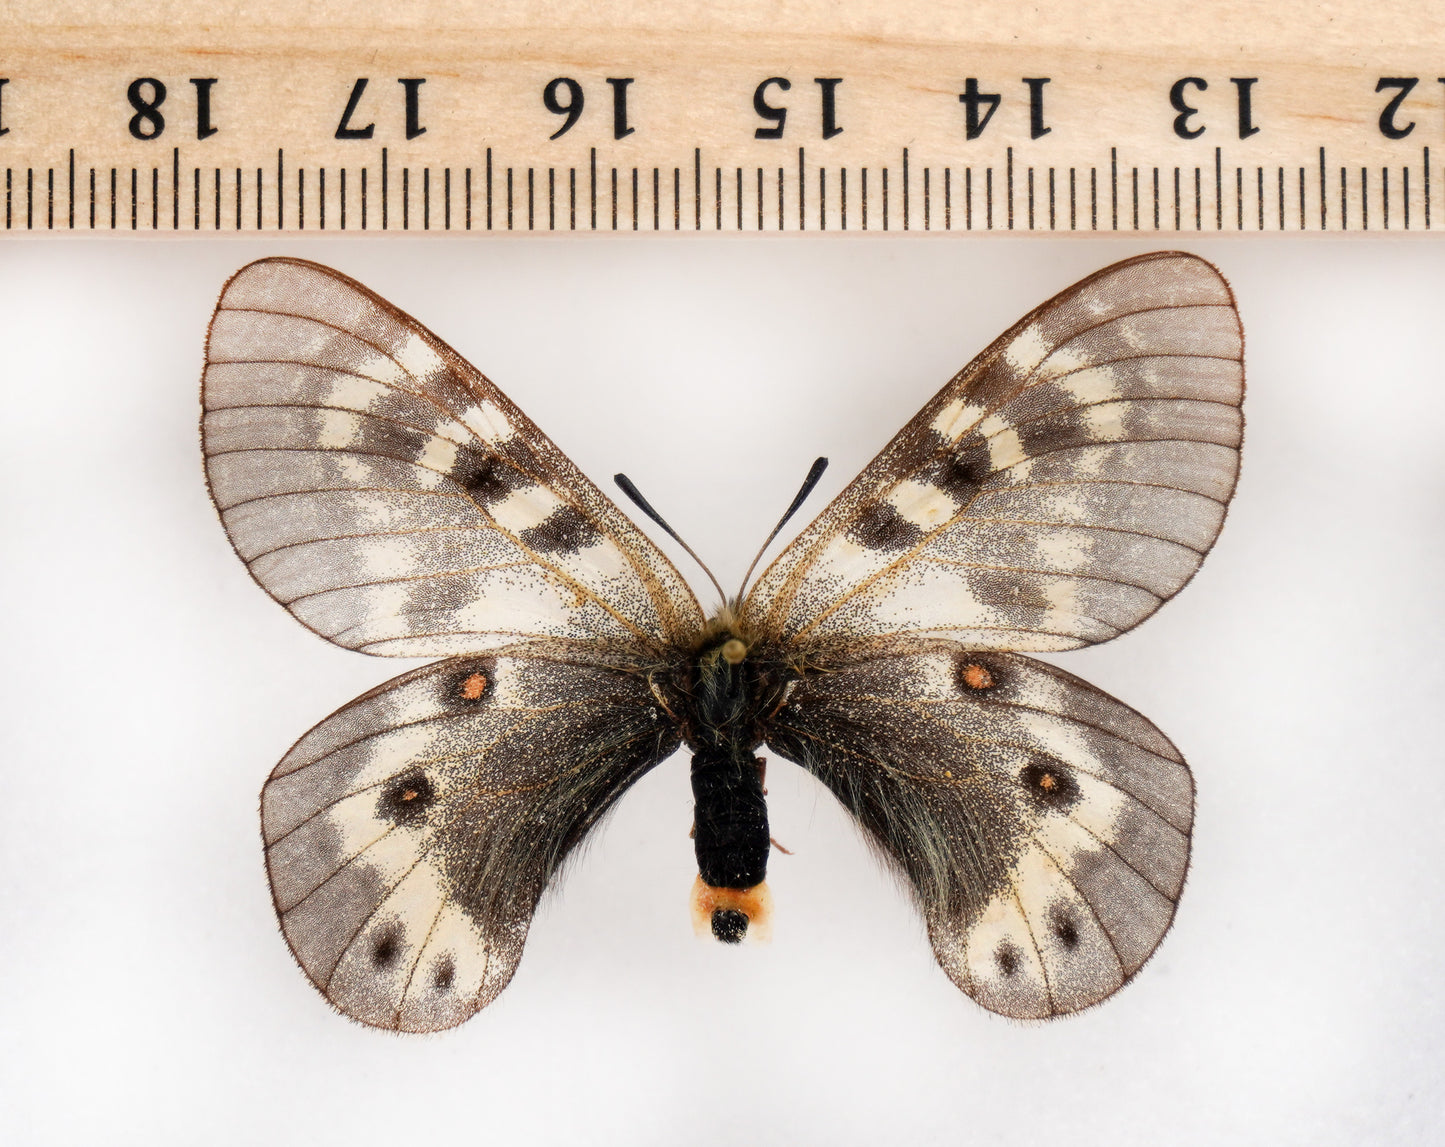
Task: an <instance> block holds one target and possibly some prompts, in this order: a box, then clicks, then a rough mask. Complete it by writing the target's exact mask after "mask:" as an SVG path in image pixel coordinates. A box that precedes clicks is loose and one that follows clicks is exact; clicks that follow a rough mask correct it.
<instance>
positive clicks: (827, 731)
mask: <svg viewBox="0 0 1445 1147" xmlns="http://www.w3.org/2000/svg"><path fill="white" fill-rule="evenodd" d="M768 744H769V747H770V748H772V749H773V750H774V751H776V752H777V753H779V754H780V755H782V756H784V757H786V758H788V759H789V760H792V761H796V762H797V763H798V764H800V765H802V766H803V767H804V768H805V769H807V770H808V771H809V772H811V773H813V774H814V775H815V776H817V777H818V778H819V779H820V780H821V781H822V782H823V783H824V784H825V785H827V786H828V788H829V789H831V790H832V791H833V793H834V794H835V795H836V796H837V797H838V799H839V800H840V801H842V803H843V804H844V805H845V806H846V807H847V808H848V809H849V810H850V811H851V812H852V813H853V814H854V815H855V816H856V817H857V818H858V820H859V822H860V823H861V824H862V825H863V827H864V828H865V829H866V830H867V832H868V833H869V835H870V837H871V838H872V840H873V841H874V842H875V843H876V844H877V846H878V847H879V848H880V849H881V851H882V852H883V854H884V855H885V856H886V857H888V858H889V859H890V860H891V861H892V862H893V863H895V864H896V865H897V867H898V868H899V869H901V870H902V871H903V872H904V873H905V874H906V875H907V877H908V878H909V881H910V882H911V884H912V886H913V888H914V890H915V891H916V893H917V896H918V901H919V904H920V907H921V908H922V911H923V914H924V917H925V919H926V920H927V922H928V930H929V936H930V938H931V939H932V941H933V948H934V952H935V954H936V955H937V956H938V962H939V963H940V964H941V965H942V966H943V968H944V970H945V971H946V972H947V973H948V974H949V976H950V977H951V978H952V979H953V981H954V982H955V983H956V984H957V985H958V986H959V987H960V988H962V989H963V990H964V991H965V992H967V993H968V994H969V995H970V996H972V997H973V998H974V999H975V1000H977V1001H978V1002H979V1003H980V1004H982V1005H983V1006H984V1007H986V1008H989V1009H990V1010H992V1011H995V1012H1000V1013H1002V1014H1004V1015H1008V1016H1014V1017H1018V1018H1029V1019H1042V1018H1046V1017H1048V1016H1053V1015H1059V1014H1061V1013H1065V1012H1072V1011H1077V1010H1079V1009H1080V1008H1086V1007H1089V1006H1090V1005H1092V1004H1096V1003H1099V1002H1100V1001H1101V1000H1104V999H1106V998H1107V997H1108V996H1110V995H1112V994H1113V993H1114V992H1115V991H1117V990H1118V989H1119V988H1120V987H1121V986H1122V985H1123V984H1124V983H1125V982H1126V981H1127V980H1128V979H1129V978H1130V977H1131V976H1133V975H1134V973H1135V972H1137V971H1138V970H1139V968H1140V967H1141V966H1142V965H1143V963H1144V961H1145V960H1147V959H1148V958H1149V955H1150V954H1151V953H1152V952H1153V951H1154V949H1155V947H1156V946H1157V945H1158V944H1159V941H1160V940H1161V939H1163V937H1164V933H1165V932H1166V931H1167V930H1168V928H1169V924H1170V922H1171V921H1172V920H1173V918H1174V908H1175V904H1176V903H1177V901H1178V899H1179V894H1180V891H1181V889H1182V887H1183V884H1184V875H1185V869H1186V868H1187V866H1188V863H1189V835H1190V829H1191V827H1192V823H1193V809H1194V787H1193V782H1192V780H1191V778H1190V775H1189V769H1188V767H1187V766H1186V765H1185V763H1184V760H1183V758H1182V757H1180V755H1179V753H1178V751H1177V750H1176V749H1175V748H1174V746H1173V745H1171V744H1170V743H1169V741H1168V739H1167V738H1166V737H1165V736H1164V735H1163V734H1162V733H1160V732H1159V730H1158V729H1156V728H1155V727H1154V726H1153V725H1151V724H1150V723H1149V722H1148V721H1147V720H1145V719H1144V718H1143V717H1141V716H1140V715H1139V714H1138V713H1135V712H1134V711H1133V710H1132V709H1129V708H1128V707H1127V706H1125V705H1123V704H1122V703H1120V702H1118V701H1116V700H1114V699H1113V698H1112V697H1110V696H1108V695H1107V694H1105V693H1102V692H1100V691H1099V690H1097V689H1095V688H1093V687H1092V686H1090V685H1088V684H1086V683H1085V682H1083V681H1080V680H1079V679H1078V678H1076V677H1072V676H1070V675H1069V674H1067V673H1064V672H1063V671H1062V670H1059V669H1055V668H1053V667H1052V666H1049V665H1044V664H1042V663H1040V662H1037V661H1034V660H1032V659H1031V658H1027V657H1022V656H1019V655H1016V654H1010V653H1001V652H993V651H988V652H979V651H976V650H968V649H965V648H964V647H963V646H961V645H958V644H956V643H954V642H948V641H940V640H929V641H922V642H919V641H914V640H911V639H909V640H903V641H899V642H896V643H895V644H894V647H893V649H892V650H891V651H890V650H887V649H880V650H875V651H874V653H873V655H871V656H870V657H869V658H868V659H866V660H861V661H856V662H853V663H845V664H840V665H836V666H831V667H828V668H827V669H826V670H825V671H822V672H818V673H816V674H811V675H809V676H808V677H806V678H805V679H804V680H803V681H801V682H799V684H798V685H797V686H796V688H795V689H794V691H793V693H792V694H791V696H790V697H789V701H788V705H787V706H786V707H785V708H784V709H783V710H782V711H781V712H780V713H779V714H778V716H777V718H776V720H775V722H774V724H773V728H772V730H771V731H770V732H769V734H768Z"/></svg>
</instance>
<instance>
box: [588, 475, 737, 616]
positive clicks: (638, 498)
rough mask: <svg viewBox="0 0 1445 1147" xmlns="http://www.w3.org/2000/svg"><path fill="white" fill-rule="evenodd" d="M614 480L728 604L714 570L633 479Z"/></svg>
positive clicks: (615, 478) (614, 476) (621, 476)
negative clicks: (697, 567) (695, 565)
mask: <svg viewBox="0 0 1445 1147" xmlns="http://www.w3.org/2000/svg"><path fill="white" fill-rule="evenodd" d="M612 480H613V481H614V482H616V483H617V488H618V489H619V490H621V491H622V492H623V493H624V494H626V495H627V496H628V497H629V498H631V499H632V501H633V502H634V503H635V504H636V506H637V508H638V509H639V510H641V511H642V512H643V513H644V514H646V515H647V516H648V517H649V518H651V519H652V520H653V521H654V522H656V523H657V524H658V525H659V526H661V527H662V528H663V529H664V530H666V531H667V536H668V537H669V538H671V539H672V540H673V541H675V542H676V543H677V544H678V545H680V546H681V547H682V548H683V549H685V550H686V551H687V555H688V557H690V558H692V560H693V561H695V562H697V564H698V565H699V566H700V567H701V568H702V572H703V573H705V574H707V579H708V581H710V582H712V584H713V587H714V588H715V589H716V590H717V592H718V596H719V597H720V598H722V599H723V603H724V604H726V603H727V599H728V595H727V594H725V593H724V592H723V587H722V586H721V585H719V584H718V580H717V578H715V577H713V576H712V570H710V569H708V568H707V563H706V562H704V561H703V560H702V558H700V557H698V556H697V553H696V551H694V550H693V548H692V547H691V546H690V545H688V544H687V543H686V542H685V541H683V540H682V538H681V536H679V534H678V532H677V531H676V530H674V529H673V528H672V527H671V526H669V525H668V524H667V522H666V521H664V520H663V517H662V515H661V514H659V513H658V512H657V511H656V510H654V509H653V508H652V503H651V502H649V501H648V500H647V499H646V498H644V497H643V496H642V491H641V490H639V489H638V488H637V487H636V486H634V485H633V484H632V479H631V478H629V477H628V476H627V475H626V474H614V475H612Z"/></svg>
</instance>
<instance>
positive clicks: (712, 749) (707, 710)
mask: <svg viewBox="0 0 1445 1147" xmlns="http://www.w3.org/2000/svg"><path fill="white" fill-rule="evenodd" d="M679 669H680V670H681V672H679V673H678V674H677V676H679V677H682V678H683V679H682V680H676V679H674V682H673V685H674V692H675V697H676V702H677V703H676V707H675V709H674V712H675V715H676V716H677V718H678V719H679V724H680V725H681V727H682V734H683V738H684V740H685V741H686V743H687V745H688V747H689V748H690V749H691V750H692V752H693V758H692V792H693V802H694V807H693V815H694V846H695V850H696V853H697V864H698V878H699V887H698V889H697V890H695V897H694V907H695V910H697V911H699V912H701V914H702V915H703V917H704V918H705V919H707V920H708V922H709V923H710V926H711V929H712V933H713V935H714V936H716V937H717V938H718V939H719V940H722V941H724V942H727V943H736V942H737V941H739V940H741V939H742V938H743V936H744V934H745V933H746V932H747V930H748V925H749V923H750V922H751V921H753V920H754V919H755V918H756V917H757V916H758V915H759V914H760V913H761V911H762V907H763V902H765V900H766V892H765V890H763V889H762V887H761V886H762V884H763V881H764V879H765V878H766V876H767V867H768V852H769V849H770V848H771V837H770V835H769V832H768V810H767V803H766V801H765V798H764V790H763V761H762V758H760V757H758V756H757V755H756V751H757V748H758V746H759V745H760V744H761V743H762V741H763V731H764V726H765V723H766V720H767V718H768V717H769V716H770V715H771V714H772V713H773V712H775V711H776V709H777V707H778V705H779V704H780V702H781V700H782V698H783V697H784V696H785V694H786V691H787V689H788V686H789V684H790V683H791V682H792V680H793V678H794V674H793V673H792V672H790V671H789V669H788V668H787V666H786V665H784V664H783V663H782V662H781V661H780V660H778V659H776V658H773V657H770V656H768V655H767V650H766V649H761V648H759V649H751V648H749V646H748V645H747V643H746V642H745V641H744V640H743V639H742V638H741V637H739V636H737V635H736V633H735V632H733V631H731V630H730V629H724V630H723V631H722V632H720V633H714V634H712V635H710V637H709V639H708V640H706V641H705V642H704V644H703V645H702V647H701V648H700V649H699V650H698V651H697V652H696V653H694V654H693V655H692V656H691V657H690V658H689V659H688V661H687V663H686V667H685V669H683V668H682V667H681V666H679Z"/></svg>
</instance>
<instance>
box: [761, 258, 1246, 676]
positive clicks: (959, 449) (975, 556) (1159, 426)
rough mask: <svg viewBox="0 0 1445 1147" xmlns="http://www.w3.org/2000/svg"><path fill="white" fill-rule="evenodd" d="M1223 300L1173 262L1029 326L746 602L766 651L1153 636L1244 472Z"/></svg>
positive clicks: (1230, 329)
mask: <svg viewBox="0 0 1445 1147" xmlns="http://www.w3.org/2000/svg"><path fill="white" fill-rule="evenodd" d="M1242 345H1243V344H1242V336H1241V332H1240V325H1239V318H1238V315H1237V314H1236V312H1235V308H1234V300H1233V297H1232V295H1231V294H1230V291H1229V288H1228V286H1227V285H1226V284H1225V282H1224V280H1223V279H1222V278H1221V277H1220V275H1219V273H1218V272H1217V271H1215V270H1214V268H1213V267H1211V266H1210V265H1209V264H1208V263H1206V262H1205V261H1204V260H1202V259H1199V258H1197V257H1195V256H1193V255H1187V254H1181V253H1177V252H1165V253H1161V254H1155V255H1146V256H1142V257H1140V258H1137V259H1131V260H1127V261H1125V262H1123V263H1118V264H1115V265H1114V266H1112V267H1108V268H1105V269H1104V270H1102V271H1100V272H1098V273H1097V274H1095V275H1092V276H1090V277H1089V278H1087V279H1085V280H1083V281H1082V282H1080V283H1078V284H1076V285H1075V286H1073V287H1070V288H1069V289H1068V290H1066V291H1064V292H1062V293H1061V294H1059V295H1058V296H1056V297H1055V298H1054V299H1052V300H1050V301H1049V302H1048V303H1046V304H1044V305H1043V306H1042V307H1040V308H1039V309H1038V310H1036V311H1034V312H1033V313H1032V314H1030V315H1028V316H1027V317H1026V318H1024V319H1023V320H1022V321H1021V322H1020V323H1019V324H1018V325H1016V326H1015V327H1014V328H1013V329H1012V330H1010V331H1009V332H1008V333H1007V334H1005V335H1004V336H1003V337H1002V338H1000V339H999V340H998V341H997V342H996V343H994V344H993V346H991V347H990V348H989V349H988V350H986V351H985V352H984V353H983V354H982V355H980V356H979V357H978V358H977V359H976V360H974V362H973V363H971V364H970V365H969V366H968V367H966V368H965V369H964V370H963V371H961V372H960V373H959V375H958V376H957V377H956V378H954V379H953V380H952V381H951V382H950V383H949V384H948V385H947V386H945V387H944V388H943V390H942V391H941V392H940V393H939V394H938V395H937V396H935V397H934V398H933V400H932V401H930V402H929V403H928V404H927V405H926V406H925V407H924V408H923V410H922V411H921V412H920V413H919V414H918V416H917V417H915V418H914V419H913V420H912V421H911V422H910V423H909V424H908V425H907V426H905V427H904V428H903V430H902V431H901V432H900V433H899V434H898V436H897V437H896V438H895V439H894V440H893V442H892V443H890V444H889V445H888V446H887V447H886V448H885V449H884V451H883V452H882V453H881V454H880V455H879V456H878V457H877V458H876V459H875V460H874V461H873V462H872V463H871V464H870V465H869V466H868V467H867V468H866V469H865V470H864V471H863V473H862V474H861V475H859V477H858V478H856V479H855V480H854V481H853V482H852V483H851V484H849V486H848V487H847V488H846V489H845V490H844V491H843V492H842V494H840V495H839V496H838V498H837V499H836V500H835V501H834V502H833V503H832V505H830V506H829V507H828V508H827V509H826V510H825V511H824V512H823V513H822V514H821V515H820V516H819V517H818V519H817V520H816V521H815V522H813V524H812V525H811V526H810V527H809V528H808V529H807V530H805V531H804V532H803V534H802V535H800V536H799V538H798V539H797V540H796V541H795V542H794V543H793V544H792V545H791V546H789V547H788V548H787V549H786V550H785V551H784V552H783V554H782V555H781V556H780V557H779V558H778V559H777V560H776V561H775V562H774V563H773V564H772V566H771V567H770V568H769V569H768V570H767V571H766V572H765V573H764V575H763V577H762V578H761V579H760V580H759V581H758V583H757V585H756V586H755V587H754V589H753V590H752V592H751V593H750V594H749V597H748V600H747V603H746V605H745V617H746V618H747V620H748V622H749V624H751V625H752V626H753V627H754V629H755V630H756V632H758V633H759V634H761V635H764V636H767V637H770V638H774V639H777V640H780V641H783V642H790V643H794V644H797V645H801V646H805V647H812V646H819V645H836V644H840V643H845V642H848V641H855V640H858V639H860V638H867V637H870V636H877V635H885V634H892V633H905V632H906V633H915V634H920V635H921V634H934V635H938V636H947V637H951V638H955V639H958V640H962V641H965V642H966V643H968V644H969V645H971V646H974V647H977V648H995V649H1015V650H1019V649H1023V650H1063V649H1071V648H1075V647H1077V646H1080V645H1087V644H1091V643H1094V642H1098V641H1105V640H1108V639H1109V638H1111V637H1114V636H1116V635H1117V634H1119V633H1121V632H1123V631H1124V630H1127V629H1129V628H1130V627H1132V626H1134V625H1136V624H1138V623H1139V622H1140V621H1141V620H1143V619H1144V618H1145V617H1147V616H1148V615H1149V614H1150V613H1152V612H1153V611H1154V610H1155V609H1156V608H1158V606H1159V605H1160V604H1161V603H1162V602H1164V601H1165V600H1167V599H1168V598H1169V597H1170V596H1172V595H1173V594H1174V593H1175V592H1176V591H1177V590H1178V589H1179V588H1180V587H1181V586H1182V585H1183V584H1184V583H1185V582H1186V581H1187V580H1188V579H1189V577H1190V576H1191V575H1192V574H1193V572H1194V570H1195V569H1196V568H1198V565H1199V563H1200V561H1202V560H1203V557H1204V554H1205V553H1206V552H1207V551H1208V550H1209V548H1210V546H1211V545H1212V544H1213V542H1214V539H1215V537H1216V536H1217V534H1218V532H1219V529H1220V526H1221V525H1222V523H1223V520H1224V511H1225V507H1226V505H1227V504H1228V501H1229V498H1230V495H1231V494H1232V492H1233V489H1234V482H1235V477H1236V474H1237V471H1238V448H1239V444H1240V438H1241V432H1242V431H1241V428H1242V422H1241V418H1240V413H1239V403H1240V399H1241V397H1242V394H1243V367H1242V362H1241V355H1242Z"/></svg>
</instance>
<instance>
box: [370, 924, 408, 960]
mask: <svg viewBox="0 0 1445 1147" xmlns="http://www.w3.org/2000/svg"><path fill="white" fill-rule="evenodd" d="M400 957H401V925H400V924H392V925H389V926H388V927H387V928H385V929H383V930H382V932H381V934H380V935H378V936H377V937H376V938H375V939H374V940H373V941H372V945H371V963H372V966H373V967H375V968H389V967H391V966H392V965H393V964H395V963H396V961H397V960H398V959H399V958H400Z"/></svg>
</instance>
